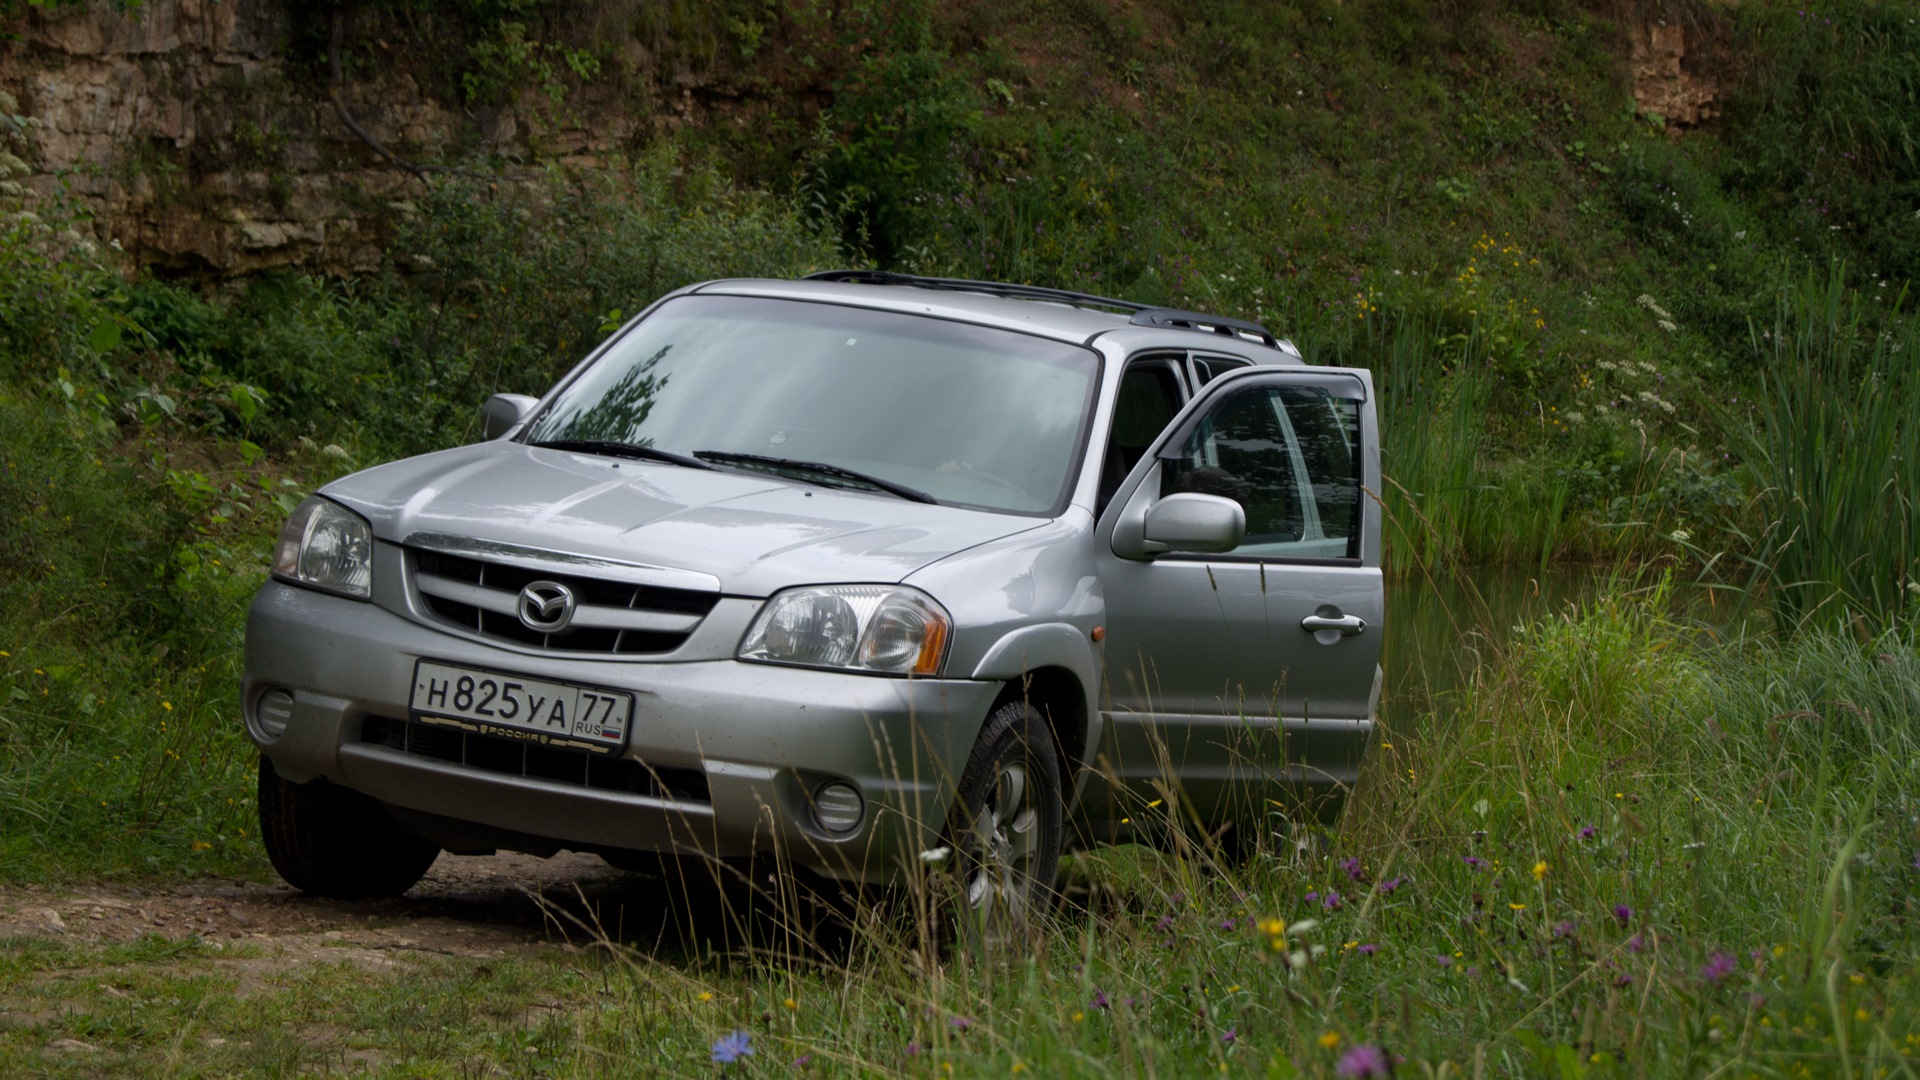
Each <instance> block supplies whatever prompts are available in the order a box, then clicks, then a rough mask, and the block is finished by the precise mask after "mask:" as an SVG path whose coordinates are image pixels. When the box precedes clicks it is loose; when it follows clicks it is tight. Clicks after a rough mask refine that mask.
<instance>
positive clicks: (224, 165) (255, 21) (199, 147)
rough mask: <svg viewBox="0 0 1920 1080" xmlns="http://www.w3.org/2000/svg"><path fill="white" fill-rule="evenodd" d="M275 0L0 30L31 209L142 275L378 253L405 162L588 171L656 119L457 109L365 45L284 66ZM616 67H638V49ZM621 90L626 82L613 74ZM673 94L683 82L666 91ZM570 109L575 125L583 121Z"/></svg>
mask: <svg viewBox="0 0 1920 1080" xmlns="http://www.w3.org/2000/svg"><path fill="white" fill-rule="evenodd" d="M294 10H296V9H294V8H292V7H291V6H290V4H289V3H288V0H145V2H143V3H141V4H139V5H138V6H137V8H135V9H134V10H133V11H132V12H131V13H124V12H121V11H120V10H118V9H117V8H116V7H115V6H114V5H112V4H110V3H107V2H105V0H94V2H92V3H89V4H86V5H83V6H72V7H69V6H49V7H46V8H34V9H29V10H27V11H26V12H25V13H23V14H21V15H18V16H15V17H14V18H12V19H10V20H7V21H6V23H5V24H4V25H0V30H5V31H7V35H8V36H9V37H10V38H11V40H0V89H5V90H8V91H11V92H12V93H13V94H14V96H15V97H17V98H18V99H19V102H20V109H21V112H22V113H23V114H24V115H27V116H31V117H33V118H35V119H36V120H37V121H38V123H37V125H36V127H35V128H34V129H33V131H32V145H31V146H30V148H29V151H28V153H27V154H25V155H23V157H24V158H25V159H26V162H27V164H28V165H29V166H31V168H32V172H31V173H30V174H29V175H28V176H27V177H26V178H25V179H24V180H22V181H21V182H22V183H23V184H24V185H25V186H26V187H27V188H28V189H29V190H30V191H31V192H32V196H31V197H30V201H29V208H30V209H34V210H37V211H38V212H39V213H40V214H41V215H42V216H48V215H58V214H63V213H70V212H71V211H74V210H80V211H85V212H86V214H88V215H90V216H91V218H92V223H91V226H92V229H93V232H94V235H95V238H96V239H97V240H98V241H100V242H101V243H108V242H117V243H118V244H119V246H120V247H121V248H122V249H123V250H124V251H126V252H127V253H128V254H129V255H131V256H132V257H133V258H134V260H135V261H136V262H137V263H139V264H141V265H147V266H154V267H158V268H163V269H171V270H175V271H183V272H200V273H209V274H230V273H244V272H248V271H254V270H260V269H264V268H268V267H273V266H283V265H301V266H307V267H314V268H320V269H326V270H331V271H336V272H350V271H355V270H364V269H367V268H369V267H372V266H374V265H376V264H378V262H379V261H380V258H381V255H382V250H383V244H384V243H385V241H386V240H387V238H388V236H389V235H390V233H391V227H390V226H391V222H392V221H393V220H394V215H395V214H396V213H403V212H405V211H406V209H407V204H408V200H409V198H410V197H411V196H412V195H414V194H417V193H418V191H419V190H420V188H419V184H420V180H419V178H418V177H417V176H416V175H415V174H414V173H412V172H409V171H407V170H406V169H404V168H400V167H396V166H395V165H394V164H393V163H392V162H391V161H390V160H389V159H387V158H385V157H383V156H382V155H381V153H380V152H379V151H378V149H376V147H375V146H373V145H371V143H370V142H369V139H371V141H372V142H377V143H380V144H382V145H383V146H385V147H387V148H390V150H391V152H392V153H393V154H394V155H397V156H399V157H401V158H403V159H404V160H407V161H435V160H452V159H455V158H458V157H461V156H463V155H468V154H473V153H484V152H489V151H492V152H501V153H506V154H511V155H513V156H515V157H518V158H521V159H523V160H524V159H526V158H528V157H539V158H545V159H557V160H575V161H579V160H590V159H592V158H593V157H594V156H595V155H601V154H605V153H608V152H611V151H615V150H619V149H623V148H625V147H626V146H627V145H628V144H630V143H631V142H632V141H633V140H634V139H635V138H636V137H638V136H639V135H642V134H644V133H646V131H650V130H653V129H656V128H658V127H659V126H661V125H662V124H664V123H669V122H671V121H672V119H673V110H672V109H664V110H662V109H645V110H636V109H634V108H633V107H631V106H630V104H629V98H628V96H626V95H624V94H623V93H622V91H621V89H620V88H619V87H618V86H617V85H615V83H614V81H613V80H607V81H605V82H593V83H588V84H586V85H584V86H580V87H577V88H575V91H574V92H573V93H572V95H571V96H570V97H569V99H568V101H567V102H566V105H565V107H560V106H558V105H556V104H555V103H554V102H553V101H552V100H551V99H550V98H549V97H548V96H547V95H542V94H537V93H533V92H529V93H528V94H527V95H525V96H524V97H523V98H522V99H521V100H519V101H517V102H515V103H514V104H511V105H509V106H507V107H501V108H492V109H484V110H482V109H475V110H471V111H469V110H468V109H465V108H462V107H461V106H460V105H459V103H458V102H449V101H443V100H440V99H438V98H436V97H435V96H433V95H432V94H429V93H427V92H426V91H425V90H423V88H422V87H421V85H420V84H419V82H418V81H417V79H416V78H415V77H414V76H413V75H411V74H409V72H408V69H407V65H406V64H405V63H403V62H402V60H403V59H404V55H403V54H402V52H401V51H400V50H396V49H394V48H391V47H389V46H388V45H387V43H386V42H384V41H380V40H362V41H356V43H355V47H356V49H358V50H359V51H360V53H361V55H363V56H366V57H371V60H370V61H369V62H366V63H362V64H358V65H356V66H355V67H354V69H353V74H352V77H351V78H349V79H346V80H344V81H343V83H342V84H341V86H340V100H341V104H342V105H343V106H344V107H345V109H346V111H347V113H348V115H349V116H350V117H351V118H352V119H353V120H354V121H355V123H357V125H358V126H359V127H360V128H362V129H363V131H364V133H365V135H366V136H367V138H363V137H362V135H360V134H356V133H355V132H354V131H353V130H352V128H351V127H350V126H349V125H348V124H347V123H346V122H344V121H343V119H342V117H341V116H340V115H339V112H338V110H337V109H336V107H335V105H334V103H333V101H332V98H331V97H330V96H329V90H330V87H329V85H328V82H329V79H328V77H327V76H326V74H325V72H324V68H323V67H322V66H321V65H319V64H317V63H316V60H315V57H314V56H313V55H311V53H312V52H313V49H312V46H311V45H308V46H307V47H306V48H307V51H308V53H309V55H306V56H301V55H299V54H300V51H301V46H300V44H299V42H298V41H297V40H296V35H295V31H296V29H297V28H296V27H295V26H294V25H293V22H294V20H293V17H292V15H290V12H291V11H294ZM626 59H627V60H629V61H631V62H633V63H634V64H635V65H636V66H639V65H641V64H643V63H644V62H645V60H646V59H647V58H646V57H644V56H641V57H632V56H629V57H627V58H626ZM629 85H630V82H629ZM681 89H682V90H684V88H681ZM582 117H591V118H592V119H591V123H589V122H587V121H586V120H584V119H581V118H582Z"/></svg>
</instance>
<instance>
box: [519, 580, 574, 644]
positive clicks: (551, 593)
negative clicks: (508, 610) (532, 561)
mask: <svg viewBox="0 0 1920 1080" xmlns="http://www.w3.org/2000/svg"><path fill="white" fill-rule="evenodd" d="M519 614H520V621H521V622H522V623H523V624H525V625H526V627H527V629H529V630H538V631H540V632H541V633H543V634H557V633H559V632H560V631H562V630H565V629H566V628H567V624H568V623H570V622H572V621H573V590H572V589H569V588H567V587H566V586H565V585H562V584H560V583H559V582H557V581H536V582H534V583H533V584H531V585H528V586H527V587H526V588H524V589H521V590H520V607H519Z"/></svg>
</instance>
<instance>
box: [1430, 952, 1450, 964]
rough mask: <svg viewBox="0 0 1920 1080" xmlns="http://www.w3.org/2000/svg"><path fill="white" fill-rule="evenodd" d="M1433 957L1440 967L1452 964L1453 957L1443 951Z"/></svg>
mask: <svg viewBox="0 0 1920 1080" xmlns="http://www.w3.org/2000/svg"><path fill="white" fill-rule="evenodd" d="M1434 959H1435V960H1436V961H1438V962H1439V964H1440V966H1441V967H1452V966H1453V957H1451V956H1448V955H1447V954H1445V953H1441V954H1440V955H1439V956H1436V957H1434Z"/></svg>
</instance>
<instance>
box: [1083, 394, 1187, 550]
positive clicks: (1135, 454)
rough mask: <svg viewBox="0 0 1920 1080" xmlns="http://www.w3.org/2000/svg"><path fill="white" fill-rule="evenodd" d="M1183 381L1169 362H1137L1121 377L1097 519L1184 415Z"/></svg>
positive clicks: (1101, 476) (1101, 484)
mask: <svg viewBox="0 0 1920 1080" xmlns="http://www.w3.org/2000/svg"><path fill="white" fill-rule="evenodd" d="M1181 403H1182V394H1181V391H1180V380H1179V377H1178V376H1177V375H1175V373H1174V369H1173V364H1172V363H1171V362H1169V361H1166V360H1144V361H1135V362H1134V363H1132V364H1130V365H1128V367H1127V371H1126V374H1124V375H1122V376H1121V377H1120V392H1119V396H1118V397H1117V398H1116V399H1115V400H1114V403H1113V435H1112V436H1111V437H1110V438H1108V440H1107V454H1106V458H1105V460H1104V462H1103V463H1102V464H1101V466H1100V502H1099V505H1098V506H1097V507H1096V508H1095V509H1094V513H1095V514H1096V515H1097V514H1099V513H1100V512H1102V511H1104V510H1105V509H1106V508H1107V503H1108V502H1109V501H1111V500H1112V499H1113V493H1114V492H1115V491H1117V490H1118V489H1119V487H1120V481H1122V480H1125V479H1126V478H1127V474H1128V473H1129V472H1132V471H1133V467H1134V466H1135V465H1138V464H1139V463H1140V459H1141V458H1142V457H1145V456H1146V453H1147V450H1148V449H1149V448H1151V447H1152V446H1153V441H1154V440H1155V439H1157V438H1159V437H1160V433H1161V432H1163V431H1165V430H1166V429H1167V425H1168V424H1170V423H1172V422H1173V418H1174V415H1175V414H1176V413H1178V412H1179V411H1180V406H1181Z"/></svg>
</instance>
